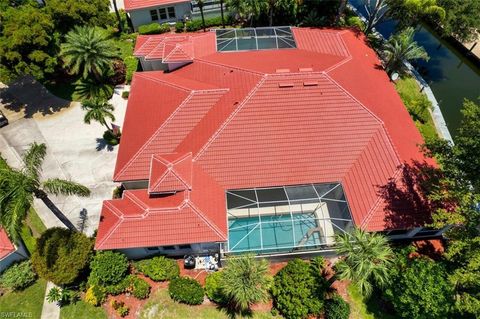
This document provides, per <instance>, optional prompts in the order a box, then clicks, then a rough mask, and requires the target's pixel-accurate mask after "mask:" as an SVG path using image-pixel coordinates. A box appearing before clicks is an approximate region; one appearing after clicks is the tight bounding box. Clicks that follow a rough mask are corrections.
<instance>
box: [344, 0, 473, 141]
mask: <svg viewBox="0 0 480 319" xmlns="http://www.w3.org/2000/svg"><path fill="white" fill-rule="evenodd" d="M349 1H350V3H351V4H352V5H353V6H354V7H355V8H357V9H358V10H359V11H360V12H361V13H362V14H363V15H366V12H365V7H364V5H363V1H362V0H349ZM395 25H396V22H395V21H392V20H387V21H384V22H382V23H381V24H379V25H378V26H377V27H376V29H377V31H378V32H380V33H381V34H382V35H383V36H384V37H386V38H388V37H390V35H391V34H392V33H393V32H394V31H395ZM414 39H415V41H417V43H418V44H419V45H421V46H423V47H424V48H425V50H426V51H427V53H428V55H429V56H430V60H429V61H428V62H425V61H415V62H414V63H412V64H413V65H414V66H415V67H416V69H417V70H418V71H419V72H420V74H421V75H422V76H423V78H424V79H425V80H426V81H427V82H428V83H429V85H430V87H431V88H432V91H433V93H434V94H435V97H436V99H437V101H438V104H439V105H440V109H441V110H442V113H443V117H444V118H445V122H446V123H447V126H448V129H449V131H450V133H451V134H452V136H453V138H454V139H455V134H456V131H457V129H458V127H459V125H460V121H461V119H462V114H461V112H460V109H461V106H462V103H463V99H464V98H468V99H470V100H474V101H477V102H478V100H477V98H478V97H480V69H478V68H477V67H475V65H473V64H472V63H471V62H470V61H468V60H467V59H465V58H464V57H463V56H462V55H461V54H460V53H459V52H458V51H457V50H456V49H455V48H454V47H452V46H451V45H450V44H448V43H447V42H446V41H444V40H443V39H441V38H440V37H439V36H438V35H437V34H435V32H433V30H431V29H430V28H429V27H428V26H425V25H422V26H421V27H419V28H417V32H416V33H415V37H414Z"/></svg>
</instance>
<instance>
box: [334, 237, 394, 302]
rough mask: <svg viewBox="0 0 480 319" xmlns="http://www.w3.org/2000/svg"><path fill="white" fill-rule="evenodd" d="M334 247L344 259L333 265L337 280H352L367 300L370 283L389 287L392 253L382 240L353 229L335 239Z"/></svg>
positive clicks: (386, 242)
mask: <svg viewBox="0 0 480 319" xmlns="http://www.w3.org/2000/svg"><path fill="white" fill-rule="evenodd" d="M336 244H337V248H336V251H337V253H338V254H339V255H344V259H343V260H342V261H340V262H339V263H337V265H336V270H337V276H338V278H339V279H348V280H351V281H352V282H353V283H354V284H355V285H357V286H358V288H359V290H360V292H361V293H362V294H363V295H365V296H370V294H371V292H372V289H373V286H372V283H375V284H377V285H379V286H384V285H385V284H386V283H388V280H389V267H390V266H392V264H393V251H392V248H391V247H390V246H389V244H388V240H387V238H386V237H385V236H383V235H381V234H378V233H367V232H365V231H363V230H361V229H358V228H356V229H355V230H353V231H352V232H351V233H349V234H343V235H339V236H337V238H336Z"/></svg>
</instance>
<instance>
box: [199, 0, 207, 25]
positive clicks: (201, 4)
mask: <svg viewBox="0 0 480 319" xmlns="http://www.w3.org/2000/svg"><path fill="white" fill-rule="evenodd" d="M204 5H205V3H204V2H203V0H197V6H198V8H199V9H200V15H201V16H202V27H203V32H205V31H207V30H206V27H205V16H204V15H203V6H204Z"/></svg>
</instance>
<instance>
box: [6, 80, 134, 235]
mask: <svg viewBox="0 0 480 319" xmlns="http://www.w3.org/2000/svg"><path fill="white" fill-rule="evenodd" d="M122 90H123V89H122V88H117V89H116V90H115V95H114V97H113V98H112V101H111V102H112V103H113V104H114V105H115V117H116V121H115V124H117V125H122V124H123V119H124V115H125V109H126V101H125V100H123V99H122V98H121V96H120V94H121V92H122ZM0 104H1V103H0ZM0 108H2V106H1V105H0ZM83 116H84V111H83V110H82V109H81V107H80V104H79V103H76V102H74V103H72V104H71V105H70V107H68V108H63V109H61V110H59V111H58V112H56V113H53V114H50V115H43V114H42V112H38V113H35V114H32V115H31V116H30V117H20V118H17V119H15V120H14V121H12V122H11V123H10V125H8V126H6V127H4V128H2V129H0V152H1V153H2V156H4V157H6V158H7V161H9V163H10V164H11V165H13V166H18V165H19V164H20V162H19V158H20V156H21V154H23V153H24V151H25V150H26V149H27V148H28V146H29V144H30V143H32V142H34V141H35V142H38V143H45V144H46V145H47V152H48V153H47V156H46V158H45V162H44V166H43V173H42V177H43V178H50V177H59V178H66V179H71V180H73V181H76V182H79V183H81V184H83V185H85V186H87V187H89V188H90V190H91V191H92V195H91V196H90V197H88V198H80V197H77V196H68V197H65V196H51V197H50V199H51V200H52V202H53V203H54V204H55V205H56V206H57V207H58V208H59V209H60V210H61V211H62V212H63V213H64V214H65V215H66V216H67V217H68V218H69V219H70V220H71V221H72V222H73V223H74V224H75V225H79V224H80V223H81V218H80V212H82V211H84V212H85V211H86V212H87V220H86V222H85V229H84V231H85V232H86V233H87V234H92V233H93V231H94V230H95V229H96V228H97V225H98V221H99V216H100V210H101V205H102V200H104V199H108V198H111V197H112V191H113V189H114V188H115V186H116V185H115V184H114V183H113V182H112V176H113V169H114V167H115V160H116V156H117V151H118V147H114V148H108V147H105V144H104V143H103V141H102V139H101V137H102V134H103V132H104V131H105V128H104V127H103V126H101V125H100V124H98V123H92V124H90V125H87V124H84V123H83ZM35 208H36V210H37V212H38V213H39V215H40V217H41V218H42V220H43V221H44V222H45V224H46V226H47V227H52V226H60V225H61V223H60V221H59V220H58V219H57V218H56V217H55V216H54V215H53V214H52V213H51V211H50V210H49V209H48V208H47V207H46V206H45V205H44V204H43V202H41V201H36V202H35Z"/></svg>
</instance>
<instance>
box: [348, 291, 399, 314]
mask: <svg viewBox="0 0 480 319" xmlns="http://www.w3.org/2000/svg"><path fill="white" fill-rule="evenodd" d="M347 292H348V295H349V296H350V300H351V302H350V311H351V315H350V319H401V318H400V317H397V316H395V315H391V314H387V313H384V312H382V310H381V309H380V305H379V304H378V299H376V298H375V296H373V297H372V298H370V299H369V300H365V298H364V297H363V296H362V295H361V294H360V291H358V288H357V287H356V286H354V285H349V286H348V288H347Z"/></svg>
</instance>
